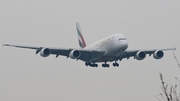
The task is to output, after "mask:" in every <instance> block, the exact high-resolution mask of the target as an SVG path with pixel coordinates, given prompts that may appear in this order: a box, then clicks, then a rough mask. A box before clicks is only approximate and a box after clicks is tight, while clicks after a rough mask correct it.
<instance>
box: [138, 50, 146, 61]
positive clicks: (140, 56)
mask: <svg viewBox="0 0 180 101" xmlns="http://www.w3.org/2000/svg"><path fill="white" fill-rule="evenodd" d="M145 57H146V53H145V52H143V51H138V52H137V53H136V55H135V59H137V60H143V59H144V58H145Z"/></svg>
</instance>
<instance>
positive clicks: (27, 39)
mask: <svg viewBox="0 0 180 101" xmlns="http://www.w3.org/2000/svg"><path fill="white" fill-rule="evenodd" d="M179 5H180V1H179V0H150V1H147V0H135V1H134V0H110V1H104V0H90V1H87V0H1V1H0V44H1V45H2V44H3V43H9V44H17V45H30V46H50V47H65V48H69V47H71V48H75V47H77V48H78V47H79V45H78V39H77V33H76V29H75V23H76V22H79V23H80V25H81V29H82V31H83V36H84V38H85V40H86V42H87V45H88V44H91V43H93V42H95V41H97V40H99V39H101V38H104V37H106V36H109V35H111V34H114V33H116V32H120V33H122V34H124V35H125V36H126V37H127V40H128V42H129V49H152V48H171V47H173V46H175V47H176V48H177V50H176V52H175V53H176V55H177V58H179V59H180V57H179V55H180V51H179V49H180V46H179V43H180V41H179V37H180V35H179V34H180V6H179ZM118 63H120V67H119V68H114V67H112V66H111V67H110V68H102V67H101V66H99V67H98V68H91V67H86V66H84V62H81V61H76V60H72V59H66V57H62V56H59V57H58V58H55V56H49V57H47V58H42V57H41V56H39V55H35V51H33V50H26V49H18V48H10V47H3V48H1V49H0V100H1V101H12V100H13V101H32V100H33V101H50V100H51V101H59V100H62V101H72V100H73V101H84V100H85V101H110V100H111V101H112V100H113V101H121V100H122V101H124V100H125V101H154V100H157V99H156V98H155V97H154V95H158V94H159V93H160V92H161V88H160V85H161V83H160V79H159V73H160V72H162V73H163V75H164V78H165V80H166V81H167V82H171V83H172V84H173V83H174V82H175V79H174V77H180V69H179V68H178V66H177V63H176V61H175V59H174V57H173V55H172V52H171V51H167V52H165V56H164V57H163V58H162V59H160V60H155V59H153V57H148V56H147V57H146V58H145V59H144V60H142V61H137V60H134V59H133V58H130V59H129V60H127V59H124V60H122V61H121V62H118Z"/></svg>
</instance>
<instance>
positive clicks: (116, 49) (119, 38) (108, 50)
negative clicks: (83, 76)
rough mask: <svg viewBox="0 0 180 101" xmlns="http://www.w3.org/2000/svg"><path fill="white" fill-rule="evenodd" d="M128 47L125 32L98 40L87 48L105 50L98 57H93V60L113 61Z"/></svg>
mask: <svg viewBox="0 0 180 101" xmlns="http://www.w3.org/2000/svg"><path fill="white" fill-rule="evenodd" d="M127 48H128V42H127V40H126V37H125V36H124V35H123V34H119V33H117V34H113V35H111V36H109V37H106V38H104V39H102V40H100V41H97V42H95V43H93V44H91V45H89V46H87V47H85V49H91V50H96V51H105V53H104V55H103V56H101V57H98V58H94V59H91V60H90V61H91V62H102V61H112V60H113V59H114V57H115V56H118V55H119V54H120V53H121V52H123V51H124V50H126V49H127Z"/></svg>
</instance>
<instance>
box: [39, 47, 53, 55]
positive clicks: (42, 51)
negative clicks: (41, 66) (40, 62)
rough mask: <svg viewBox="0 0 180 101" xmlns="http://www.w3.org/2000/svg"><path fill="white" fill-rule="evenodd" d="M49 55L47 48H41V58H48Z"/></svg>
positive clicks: (49, 51)
mask: <svg viewBox="0 0 180 101" xmlns="http://www.w3.org/2000/svg"><path fill="white" fill-rule="evenodd" d="M50 54H51V50H50V49H49V48H43V49H42V50H41V52H40V55H41V56H42V57H48V56H49V55H50Z"/></svg>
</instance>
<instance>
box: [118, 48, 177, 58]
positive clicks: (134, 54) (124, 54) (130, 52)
mask: <svg viewBox="0 0 180 101" xmlns="http://www.w3.org/2000/svg"><path fill="white" fill-rule="evenodd" d="M168 50H176V48H175V47H174V48H167V49H151V50H126V51H124V52H122V53H120V54H119V55H118V56H117V57H116V60H118V59H119V60H122V59H123V58H127V59H129V58H130V57H134V59H137V60H142V59H144V58H145V56H146V55H147V54H149V56H151V55H152V54H153V56H154V58H156V59H160V58H162V57H163V55H164V53H163V51H168ZM141 53H142V54H141ZM143 54H144V55H143ZM140 55H141V56H140ZM138 56H139V57H138Z"/></svg>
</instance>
